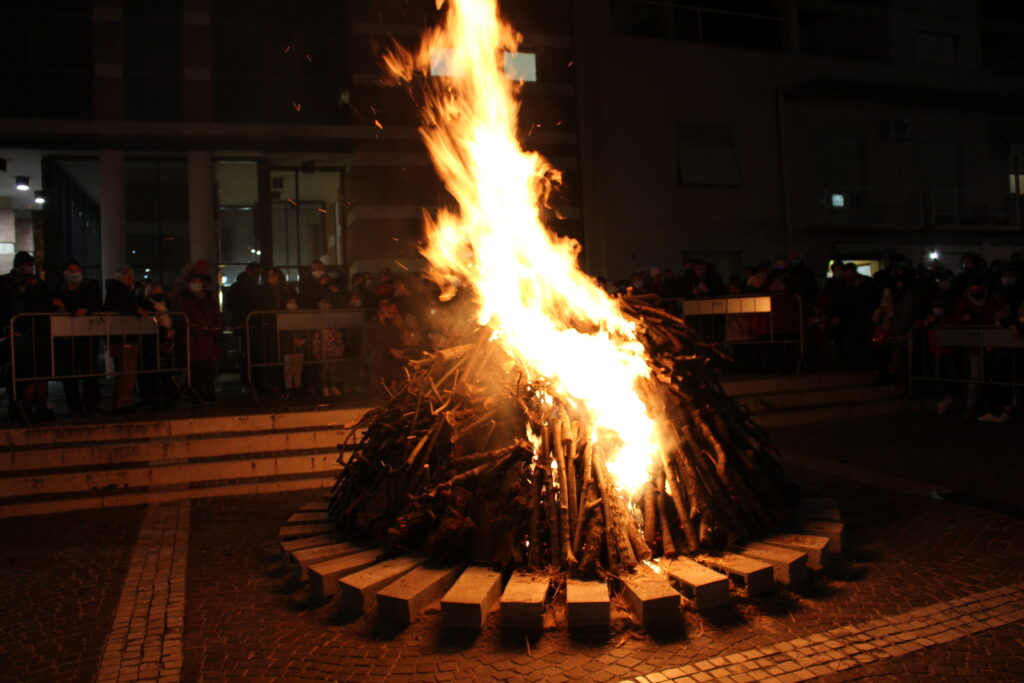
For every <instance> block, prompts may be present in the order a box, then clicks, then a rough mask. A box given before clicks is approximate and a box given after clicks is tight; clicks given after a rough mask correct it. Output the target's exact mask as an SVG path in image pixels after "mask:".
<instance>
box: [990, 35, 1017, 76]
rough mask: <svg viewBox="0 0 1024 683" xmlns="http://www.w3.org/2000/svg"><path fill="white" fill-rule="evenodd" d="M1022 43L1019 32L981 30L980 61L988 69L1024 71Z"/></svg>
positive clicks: (1013, 71)
mask: <svg viewBox="0 0 1024 683" xmlns="http://www.w3.org/2000/svg"><path fill="white" fill-rule="evenodd" d="M1022 43H1024V35H1021V34H1019V33H996V32H994V31H983V32H982V34H981V59H982V63H983V64H984V65H985V66H986V67H988V68H990V69H999V70H1001V71H1007V72H1012V73H1021V72H1024V51H1022V50H1021V44H1022Z"/></svg>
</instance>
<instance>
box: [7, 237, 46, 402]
mask: <svg viewBox="0 0 1024 683" xmlns="http://www.w3.org/2000/svg"><path fill="white" fill-rule="evenodd" d="M30 258H31V257H30ZM28 265H29V263H28V262H23V263H22V264H20V266H19V267H18V268H16V271H17V273H16V275H15V277H14V278H13V280H12V281H11V284H12V285H13V286H14V299H13V301H12V305H11V314H12V316H13V317H16V316H17V315H18V314H20V313H51V312H52V311H53V301H54V300H53V294H52V292H51V291H50V289H49V288H48V287H47V285H46V283H45V282H43V280H42V279H40V278H39V277H38V276H37V275H36V274H35V262H34V261H32V262H31V267H32V270H31V271H30V270H29V269H28V267H27V266H28ZM10 331H11V335H12V337H13V344H14V362H15V366H16V368H17V377H25V378H27V379H25V380H20V379H19V380H17V385H18V386H17V390H18V391H17V393H18V402H19V403H20V404H21V408H22V410H23V412H24V414H25V415H26V416H27V417H28V418H29V419H30V420H32V419H35V420H52V419H54V417H55V416H54V414H53V411H52V410H50V408H49V407H48V406H47V399H48V395H49V381H48V380H49V378H50V377H52V376H53V366H52V365H51V363H50V358H51V356H50V353H51V348H50V318H49V316H45V315H44V316H25V317H23V318H20V319H17V318H16V319H15V320H13V322H12V324H11V330H10Z"/></svg>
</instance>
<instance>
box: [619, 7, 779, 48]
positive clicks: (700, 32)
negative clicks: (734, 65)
mask: <svg viewBox="0 0 1024 683" xmlns="http://www.w3.org/2000/svg"><path fill="white" fill-rule="evenodd" d="M610 2H611V24H612V30H613V31H615V32H616V33H622V34H626V35H636V36H648V37H654V38H670V39H675V40H689V41H697V42H702V43H713V44H716V45H733V46H736V47H746V48H755V49H768V50H778V49H781V47H782V15H781V13H780V10H779V4H778V2H776V1H775V0H722V1H721V2H707V1H706V0H704V1H702V0H693V1H689V0H610Z"/></svg>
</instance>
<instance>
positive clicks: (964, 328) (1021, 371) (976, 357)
mask: <svg viewBox="0 0 1024 683" xmlns="http://www.w3.org/2000/svg"><path fill="white" fill-rule="evenodd" d="M930 334H934V335H935V338H934V341H933V342H932V343H931V344H930V343H929V339H928V335H930ZM932 345H933V346H934V350H932V349H930V348H929V346H932ZM907 368H908V373H907V375H908V377H907V391H908V393H910V394H911V395H913V392H914V385H915V383H922V382H934V383H936V384H966V385H967V386H968V388H969V389H972V388H975V387H978V386H992V387H1009V388H1010V390H1011V391H1012V392H1013V393H1014V395H1016V392H1017V390H1018V388H1020V387H1024V337H1021V336H1020V335H1018V334H1017V333H1016V332H1015V331H1014V330H1013V329H1011V328H1006V327H997V326H995V325H936V326H933V327H919V328H915V329H913V330H911V337H910V343H909V344H907Z"/></svg>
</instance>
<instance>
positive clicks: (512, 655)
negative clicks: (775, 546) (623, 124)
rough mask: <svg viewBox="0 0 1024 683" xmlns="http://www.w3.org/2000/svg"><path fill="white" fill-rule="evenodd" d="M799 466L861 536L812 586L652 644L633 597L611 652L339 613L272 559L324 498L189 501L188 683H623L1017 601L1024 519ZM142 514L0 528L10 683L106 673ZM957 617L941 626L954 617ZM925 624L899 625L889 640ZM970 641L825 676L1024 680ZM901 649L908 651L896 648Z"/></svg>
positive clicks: (553, 637) (964, 636)
mask: <svg viewBox="0 0 1024 683" xmlns="http://www.w3.org/2000/svg"><path fill="white" fill-rule="evenodd" d="M869 426H870V425H861V427H860V432H859V433H854V432H853V431H846V430H848V429H849V430H852V427H849V426H844V427H840V426H838V425H833V426H832V427H833V429H834V430H835V433H834V435H833V437H832V441H833V442H837V441H840V442H842V443H843V446H842V447H843V448H847V449H848V452H851V453H852V452H855V451H856V443H851V442H853V441H854V440H855V439H857V438H860V439H862V440H863V439H868V440H870V439H871V438H873V436H874V435H876V434H878V433H880V432H878V431H877V430H876V431H875V432H870V431H868V429H867V427H869ZM996 426H1004V425H996ZM940 436H941V434H940V435H938V436H936V437H935V438H939V437H940ZM821 439H822V440H823V439H824V437H821ZM922 439H923V437H920V438H919V439H918V441H919V442H920V441H921V440H922ZM1017 443H1020V441H1019V440H1017ZM805 444H806V447H807V450H802V451H800V452H801V453H803V454H812V453H813V449H815V448H820V447H821V442H820V441H815V440H811V439H807V440H805ZM890 457H893V456H892V455H891V454H890ZM908 457H917V456H908ZM963 471H964V472H966V473H967V474H965V475H964V476H965V477H966V476H968V475H969V470H966V469H965V470H963ZM892 473H893V474H899V475H900V476H908V475H912V474H914V473H912V472H906V471H899V472H892ZM793 474H794V476H796V478H797V479H798V480H799V481H800V483H801V485H802V486H803V487H804V488H805V489H806V490H807V491H816V492H820V493H823V494H826V495H831V496H833V497H835V498H836V499H837V500H839V501H840V503H841V504H842V508H843V514H844V520H845V521H846V523H847V532H848V533H847V538H846V542H845V546H846V547H845V549H844V550H845V552H844V554H843V556H842V557H841V558H839V559H838V560H837V561H835V562H833V564H832V565H831V566H830V568H829V569H828V570H827V571H826V572H825V573H824V575H821V576H818V577H816V578H815V579H814V580H812V581H811V582H810V583H809V584H807V585H805V586H803V587H801V588H799V589H798V590H795V591H791V590H785V589H780V590H779V591H778V592H777V593H776V594H774V595H771V596H769V597H766V598H760V599H736V600H734V602H733V604H732V605H731V606H729V607H726V608H720V609H718V610H715V611H711V612H708V613H706V614H696V613H694V612H692V611H689V610H687V611H686V612H685V615H686V616H685V623H684V628H683V630H682V631H681V632H680V633H678V634H675V635H674V636H667V637H663V638H661V639H659V640H655V639H652V638H650V637H649V636H647V635H646V634H644V633H643V632H642V631H641V630H640V629H639V628H638V627H637V626H636V625H635V624H634V623H633V621H632V619H631V618H630V617H629V615H628V613H627V612H625V610H624V609H623V606H622V605H621V604H618V605H616V606H615V611H614V620H613V632H612V634H611V636H610V637H609V638H608V639H607V640H605V641H603V642H596V641H586V640H578V639H575V638H571V637H569V636H567V635H566V634H565V631H564V628H563V626H564V625H562V624H559V623H557V621H556V618H557V614H558V610H553V611H551V613H550V619H549V628H548V629H547V630H546V632H545V633H544V634H543V635H542V636H541V637H539V638H538V639H532V640H530V641H526V640H525V639H522V640H521V639H518V638H516V639H508V638H507V637H503V635H502V633H501V632H500V630H499V629H498V627H497V615H496V614H492V615H491V617H490V619H489V620H488V623H487V626H486V627H485V629H484V630H483V632H482V633H480V634H479V636H477V637H475V638H468V637H466V636H462V635H460V634H456V633H452V632H447V631H444V630H442V629H441V628H440V627H439V622H440V615H439V614H438V612H437V610H436V609H431V610H428V613H427V614H425V615H424V616H423V617H422V619H421V620H420V621H419V622H418V623H415V624H413V625H412V626H410V627H408V628H407V629H405V630H403V631H401V632H397V633H395V632H389V631H387V630H382V629H381V627H380V626H378V625H377V624H376V622H375V620H374V619H373V618H372V615H370V616H361V617H358V618H354V619H353V618H352V617H349V616H346V615H343V614H340V613H339V612H337V610H336V607H335V606H334V605H331V604H328V605H316V604H313V603H311V602H310V600H309V595H308V592H307V590H306V589H305V588H304V587H303V586H302V585H301V584H296V583H294V582H293V580H292V579H290V578H289V577H288V576H286V575H285V574H283V573H282V571H281V567H280V564H279V563H278V561H277V560H276V559H274V558H273V555H274V554H275V552H276V534H277V529H278V527H279V526H280V524H281V523H282V522H283V521H284V520H285V519H286V518H287V517H288V516H289V515H290V514H291V513H293V512H295V511H296V510H297V509H298V508H299V507H300V506H301V505H302V504H303V503H304V502H307V501H309V500H311V499H313V498H315V497H317V496H320V495H322V492H321V493H314V492H289V493H280V494H270V495H261V496H237V497H226V498H215V499H197V500H194V501H192V503H191V518H190V531H189V538H188V549H189V550H188V566H187V573H186V582H187V598H186V601H185V621H184V635H183V639H182V643H183V651H184V661H183V668H182V672H181V678H182V680H187V681H195V680H204V681H219V680H246V681H250V680H268V681H269V680H280V681H301V680H310V681H312V680H356V681H363V680H382V679H387V680H396V681H401V680H409V681H435V680H436V681H443V680H471V679H476V680H479V681H488V680H543V681H559V680H571V681H578V680H580V681H582V680H593V681H618V680H622V679H626V678H635V677H638V676H647V675H648V674H652V673H660V672H667V671H673V670H680V671H681V670H683V669H684V668H685V667H687V666H689V665H696V664H697V663H699V662H709V661H713V660H716V659H717V658H719V657H722V658H724V660H723V661H728V658H729V657H730V656H735V655H737V654H738V653H744V652H747V651H751V650H759V651H763V650H765V649H767V648H771V647H775V646H777V645H778V644H780V643H787V642H789V643H794V642H796V643H800V642H801V641H800V639H806V640H807V641H808V643H813V644H819V643H817V642H816V640H815V639H816V638H818V637H821V636H818V635H817V634H825V633H827V632H830V631H833V630H834V629H839V628H842V627H846V626H849V625H860V626H861V627H862V628H864V625H865V624H871V623H873V622H875V620H879V619H886V618H890V619H891V620H892V621H890V622H889V624H888V625H889V626H892V625H895V624H902V623H903V622H902V621H900V619H910V618H913V617H914V615H913V614H911V615H910V616H909V617H908V616H907V614H908V613H910V612H912V611H913V610H920V609H925V610H927V609H928V608H929V606H934V605H936V604H938V603H945V602H950V601H957V600H961V599H963V598H965V597H968V596H977V595H978V594H982V593H985V592H986V591H999V590H1017V591H1018V593H1019V586H1020V584H1022V582H1024V521H1022V520H1020V519H1016V518H1014V517H1009V516H1004V515H1001V514H997V513H995V512H990V511H986V510H982V509H978V508H974V507H967V506H962V505H954V504H950V503H946V502H942V501H937V500H931V499H929V498H927V497H924V496H915V495H908V494H906V493H902V492H900V491H897V490H890V489H883V488H877V487H872V486H869V485H866V484H862V483H857V482H854V481H850V480H846V479H840V478H837V477H835V476H830V475H822V474H818V473H815V472H813V471H810V470H799V469H794V470H793ZM929 476H942V477H945V476H947V473H945V472H929ZM986 476H987V475H986ZM918 478H920V477H918ZM1018 481H1019V480H1018ZM967 483H970V482H967ZM978 486H979V490H982V489H984V487H983V486H981V485H980V484H979V485H978ZM143 511H144V508H121V509H116V510H101V511H89V512H79V513H67V514H62V515H54V516H47V517H35V518H24V519H13V520H0V541H2V542H3V547H2V549H0V551H2V552H3V553H4V554H3V555H2V565H0V572H2V574H0V578H2V579H3V581H2V583H0V616H2V617H3V624H4V630H3V631H2V634H3V635H2V638H0V661H2V662H3V663H4V666H3V667H2V669H0V679H2V680H11V681H23V680H40V681H44V680H45V681H63V680H90V679H92V678H93V677H94V676H95V675H96V673H97V671H98V667H99V660H100V655H101V653H102V651H103V645H104V641H105V639H106V638H107V635H108V634H109V633H110V631H111V626H112V624H113V621H114V611H115V609H116V607H117V604H118V599H119V596H120V595H121V593H122V588H123V587H124V585H125V579H126V575H127V572H128V566H129V560H130V558H131V554H132V548H133V546H134V545H135V542H136V538H137V537H138V530H139V523H140V521H141V518H142V515H143ZM1014 586H1017V587H1018V588H1013V587H1014ZM1007 602H1008V603H1009V598H1007ZM965 609H966V612H967V614H970V613H972V612H973V610H972V608H970V607H969V606H968V607H966V608H965ZM943 614H944V612H939V613H938V616H935V619H934V621H942V618H941V617H942V615H943ZM1004 618H1005V616H1004ZM914 620H915V621H920V619H914ZM879 623H880V622H879ZM871 628H882V629H884V628H886V625H884V624H883V625H881V626H877V625H875V626H872V627H871ZM914 630H915V629H914V628H912V627H911V626H907V627H906V628H902V627H900V628H896V630H895V631H893V632H892V633H886V634H883V635H885V636H891V635H893V634H900V635H902V634H906V633H912V632H913V631H914ZM957 635H958V637H957V638H956V639H955V640H950V641H949V642H945V643H938V642H937V641H936V642H937V644H934V645H930V644H928V643H923V644H925V645H928V646H927V647H925V648H924V649H920V650H916V651H914V650H913V649H912V648H908V650H907V651H906V652H903V653H900V652H896V651H894V652H889V653H887V656H886V657H885V658H883V659H879V660H878V661H874V662H867V661H866V659H867V658H862V659H864V660H865V661H864V662H861V661H857V666H854V667H852V668H849V669H846V670H844V671H841V672H838V673H831V674H827V675H825V676H824V679H825V680H852V679H858V678H862V679H865V680H880V679H881V680H884V679H899V680H904V679H915V678H921V679H930V680H949V679H951V678H953V679H959V678H965V677H968V674H969V675H971V676H976V677H979V678H981V679H984V680H1022V678H1024V672H1022V669H1021V667H1022V655H1021V653H1022V652H1024V647H1022V644H1024V643H1022V638H1024V624H1022V623H1021V622H1019V621H1017V622H1013V623H1007V624H1003V625H998V624H996V623H994V622H993V623H991V624H986V630H984V631H980V632H976V633H969V632H966V633H958V634H957ZM919 637H926V636H915V639H917V638H919ZM900 642H901V643H902V642H906V641H900ZM894 644H895V645H898V644H900V643H886V646H889V645H894ZM849 645H850V643H844V644H842V646H843V647H848V646H849ZM801 646H802V644H801V645H800V646H795V647H796V649H799V647H801ZM833 649H834V648H833ZM846 654H847V655H851V656H852V654H853V653H846ZM777 665H778V664H777V663H772V666H777ZM816 665H817V664H815V666H816ZM788 666H789V665H787V667H788ZM769 668H770V667H769ZM767 670H768V668H766V669H765V671H767ZM782 673H784V674H789V673H793V672H788V671H783V672H782ZM816 673H822V674H824V670H819V671H818V672H816ZM780 678H781V676H780ZM646 680H647V681H650V682H651V683H654V682H655V681H657V680H660V679H658V678H657V676H650V677H647V678H646ZM740 680H742V679H740Z"/></svg>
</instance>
